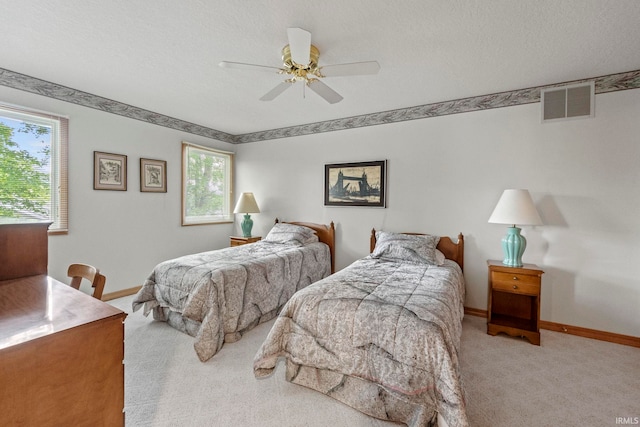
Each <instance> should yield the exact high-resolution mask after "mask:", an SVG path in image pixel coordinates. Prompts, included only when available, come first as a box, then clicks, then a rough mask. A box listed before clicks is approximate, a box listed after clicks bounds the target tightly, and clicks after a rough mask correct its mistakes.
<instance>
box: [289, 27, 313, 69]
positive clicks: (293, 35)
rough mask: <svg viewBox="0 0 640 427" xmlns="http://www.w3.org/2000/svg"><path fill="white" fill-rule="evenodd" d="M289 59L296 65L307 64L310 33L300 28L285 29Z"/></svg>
mask: <svg viewBox="0 0 640 427" xmlns="http://www.w3.org/2000/svg"><path fill="white" fill-rule="evenodd" d="M287 37H288V38H289V49H290V50H291V59H292V60H293V62H295V63H296V64H298V65H307V64H308V63H309V54H310V52H311V33H310V32H309V31H306V30H303V29H302V28H287Z"/></svg>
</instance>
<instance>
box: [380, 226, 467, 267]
mask: <svg viewBox="0 0 640 427" xmlns="http://www.w3.org/2000/svg"><path fill="white" fill-rule="evenodd" d="M402 234H410V235H414V236H420V235H424V233H402ZM369 246H370V248H369V252H373V249H374V248H375V247H376V230H375V228H374V229H372V230H371V239H370V245H369ZM437 249H438V250H439V251H440V252H442V253H443V254H444V256H445V258H447V259H450V260H452V261H455V262H456V263H458V265H459V266H460V268H461V269H462V270H463V271H464V236H463V235H462V233H460V234H458V243H454V242H453V240H451V239H450V238H449V237H447V236H442V237H440V241H439V242H438V246H437Z"/></svg>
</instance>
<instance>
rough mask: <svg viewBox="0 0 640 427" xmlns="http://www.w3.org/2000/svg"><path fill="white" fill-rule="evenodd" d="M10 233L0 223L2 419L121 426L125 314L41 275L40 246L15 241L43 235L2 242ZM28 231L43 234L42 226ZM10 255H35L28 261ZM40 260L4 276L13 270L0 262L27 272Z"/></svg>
mask: <svg viewBox="0 0 640 427" xmlns="http://www.w3.org/2000/svg"><path fill="white" fill-rule="evenodd" d="M18 228H19V229H18V232H19V233H24V232H25V230H26V229H20V227H18ZM33 230H37V231H33ZM14 232H16V229H15V227H14V229H13V230H9V228H7V227H6V225H3V226H2V227H0V266H3V267H5V268H4V269H0V272H1V273H2V274H4V277H0V279H4V280H0V414H2V415H1V418H2V425H24V426H31V425H33V426H62V425H65V426H123V425H124V413H123V409H124V365H123V359H124V319H125V317H126V313H124V312H122V311H120V310H118V309H117V308H115V307H113V306H111V305H109V304H106V303H104V302H102V301H99V300H97V299H95V298H93V297H91V296H89V295H87V294H85V293H83V292H80V291H78V290H75V289H73V288H72V287H70V286H68V285H66V284H64V283H62V282H58V281H57V280H55V279H53V278H51V277H49V276H47V274H46V259H47V257H46V250H45V252H44V253H45V255H44V256H42V248H36V247H33V248H32V250H31V251H27V250H26V249H25V248H24V247H23V246H20V245H24V244H25V242H29V244H33V242H40V244H42V241H43V239H42V238H37V237H36V236H35V235H32V236H30V237H26V238H24V239H18V240H17V241H16V240H11V239H13V237H11V238H9V240H11V242H12V243H11V244H9V245H7V243H6V242H7V241H8V240H7V234H13V233H14ZM31 232H33V233H34V234H38V233H40V234H42V233H43V232H44V236H45V237H46V228H42V227H34V228H33V229H32V230H31ZM27 234H29V232H27ZM40 237H41V236H40ZM46 243H47V240H46V239H44V244H45V245H46ZM15 245H18V246H19V247H17V246H15ZM45 247H46V246H45ZM16 254H32V255H33V254H39V255H37V256H34V257H32V258H30V259H31V261H32V264H29V263H28V262H25V261H24V259H29V257H28V255H27V256H23V257H17V256H16ZM19 258H23V260H19ZM42 259H44V274H36V275H33V274H29V275H26V276H25V277H13V278H9V279H7V276H19V275H20V272H19V269H16V268H12V269H7V268H6V266H7V265H8V262H7V260H9V261H10V262H11V263H13V264H12V265H14V266H17V265H21V264H22V265H25V266H26V271H27V272H29V273H31V272H33V271H34V269H36V270H37V269H38V268H42V265H35V266H34V265H33V264H40V263H41V262H42ZM36 267H37V268H36Z"/></svg>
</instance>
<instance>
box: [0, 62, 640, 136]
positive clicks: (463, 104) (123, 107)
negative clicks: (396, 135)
mask: <svg viewBox="0 0 640 427" xmlns="http://www.w3.org/2000/svg"><path fill="white" fill-rule="evenodd" d="M590 81H595V93H596V94H600V93H607V92H615V91H619V90H627V89H637V88H640V70H635V71H628V72H624V73H618V74H609V75H606V76H601V77H594V78H589V79H581V80H574V81H569V82H563V83H557V84H552V85H546V86H537V87H532V88H528V89H520V90H514V91H508V92H500V93H494V94H490V95H482V96H474V97H470V98H463V99H457V100H454V101H445V102H438V103H434V104H426V105H418V106H416V107H408V108H400V109H397V110H390V111H383V112H379V113H372V114H364V115H361V116H353V117H346V118H343V119H336V120H329V121H324V122H317V123H309V124H305V125H299V126H290V127H286V128H280V129H271V130H265V131H260V132H253V133H246V134H242V135H231V134H229V133H225V132H221V131H218V130H215V129H211V128H208V127H205V126H200V125H196V124H194V123H190V122H185V121H183V120H180V119H176V118H173V117H169V116H165V115H162V114H158V113H154V112H153V111H149V110H144V109H142V108H138V107H134V106H131V105H128V104H123V103H121V102H118V101H113V100H111V99H107V98H103V97H101V96H97V95H92V94H90V93H87V92H82V91H79V90H76V89H72V88H69V87H66V86H61V85H58V84H56V83H51V82H48V81H45V80H40V79H37V78H35V77H30V76H27V75H24V74H20V73H16V72H14V71H10V70H7V69H4V68H0V85H3V86H7V87H11V88H13V89H19V90H24V91H26V92H31V93H35V94H38V95H42V96H47V97H49V98H55V99H58V100H61V101H66V102H71V103H73V104H78V105H82V106H84V107H89V108H94V109H97V110H101V111H105V112H108V113H113V114H118V115H120V116H124V117H129V118H132V119H136V120H141V121H144V122H148V123H152V124H155V125H158V126H164V127H167V128H171V129H175V130H179V131H183V132H187V133H191V134H194V135H200V136H204V137H207V138H211V139H215V140H218V141H223V142H228V143H231V144H243V143H249V142H258V141H265V140H269V139H278V138H288V137H293V136H302V135H310V134H314V133H322V132H334V131H339V130H345V129H354V128H359V127H365V126H376V125H382V124H387V123H398V122H404V121H408V120H418V119H426V118H429V117H437V116H445V115H449V114H458V113H467V112H471V111H479V110H488V109H492V108H502V107H512V106H515V105H524V104H531V103H534V102H539V101H540V91H541V90H542V89H547V88H551V87H557V86H564V85H567V84H576V83H584V82H590Z"/></svg>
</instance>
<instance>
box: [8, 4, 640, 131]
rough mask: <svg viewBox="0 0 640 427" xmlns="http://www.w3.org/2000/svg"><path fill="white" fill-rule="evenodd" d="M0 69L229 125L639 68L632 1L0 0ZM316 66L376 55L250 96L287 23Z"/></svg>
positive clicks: (269, 124) (276, 60)
mask: <svg viewBox="0 0 640 427" xmlns="http://www.w3.org/2000/svg"><path fill="white" fill-rule="evenodd" d="M0 10H1V13H0V28H2V41H1V42H0V68H4V69H7V70H11V71H14V72H17V73H22V74H25V75H28V76H31V77H35V78H38V79H43V80H46V81H50V82H54V83H57V84H59V85H64V86H68V87H71V88H74V89H77V90H80V91H84V92H88V93H91V94H94V95H98V96H102V97H106V98H110V99H112V100H116V101H119V102H122V103H125V104H129V105H133V106H135V107H139V108H143V109H146V110H150V111H154V112H157V113H161V114H163V115H167V116H170V117H174V118H177V119H181V120H184V121H187V122H191V123H195V124H198V125H202V126H206V127H209V128H212V129H216V130H219V131H221V132H226V133H230V134H234V135H238V134H246V133H251V132H257V131H264V130H269V129H277V128H282V127H289V126H295V125H301V124H307V123H315V122H321V121H326V120H334V119H339V118H344V117H351V116H358V115H363V114H371V113H376V112H381V111H387V110H394V109H400V108H406V107H412V106H417V105H424V104H430V103H436V102H441V101H447V100H454V99H459V98H466V97H472V96H478V95H485V94H491V93H496V92H502V91H510V90H516V89H521V88H528V87H533V86H543V85H548V84H553V83H559V82H564V81H570V80H578V79H584V78H591V77H597V76H602V75H607V74H613V73H621V72H625V71H631V70H638V69H640V55H639V54H638V52H640V24H639V23H640V1H637V0H610V1H606V0H553V1H549V0H521V1H513V0H496V1H491V0H485V1H480V0H477V1H470V0H465V1H463V0H450V1H443V0H415V1H388V0H370V1H367V0H349V1H345V0H339V1H337V0H324V1H321V2H301V1H290V0H279V1H278V0H273V1H250V0H243V1H238V0H216V1H205V0H185V1H175V0H146V1H145V0H109V1H99V0H58V1H52V0H31V1H22V2H16V1H14V0H0ZM288 27H300V28H304V29H306V30H308V31H310V32H311V34H312V43H313V44H314V45H316V46H317V47H318V48H319V50H320V60H319V63H320V65H330V64H340V63H347V62H358V61H369V60H377V61H378V62H379V63H380V66H381V70H380V72H379V73H378V74H377V75H373V76H352V77H334V78H326V79H325V80H324V81H325V83H326V84H328V85H329V86H330V87H331V88H333V89H334V90H336V91H337V92H338V93H340V94H341V95H342V96H343V97H344V100H343V101H342V102H340V103H337V104H333V105H330V104H328V103H327V102H325V101H324V100H323V99H321V98H320V97H319V96H317V95H316V94H315V93H312V92H310V91H309V90H307V91H306V92H307V93H306V97H305V98H303V93H302V86H301V85H300V84H296V87H294V88H292V89H290V90H288V91H286V92H285V93H284V94H282V95H281V96H280V97H278V98H277V99H276V100H274V101H272V102H263V101H259V98H260V97H261V96H262V95H264V94H265V93H266V92H268V91H269V90H270V89H272V88H273V87H274V86H276V85H277V84H278V83H279V82H280V81H281V80H282V79H283V77H282V76H279V75H277V74H274V75H270V74H267V73H263V72H254V71H249V70H231V69H223V68H220V67H218V63H219V62H220V61H235V62H247V63H255V64H261V65H268V66H274V67H279V66H280V65H281V60H280V55H281V53H280V51H281V49H282V47H283V46H284V45H285V44H287V35H286V29H287V28H288Z"/></svg>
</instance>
